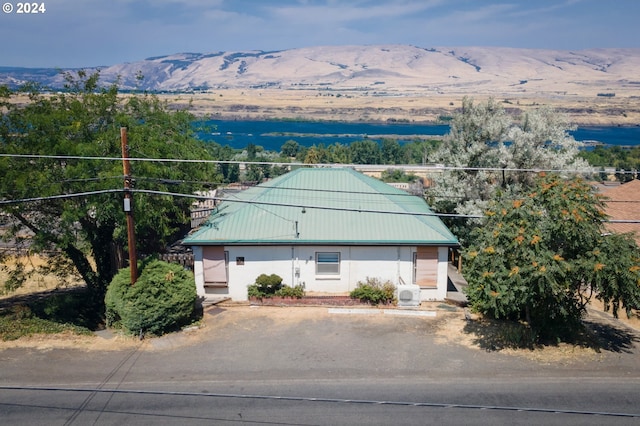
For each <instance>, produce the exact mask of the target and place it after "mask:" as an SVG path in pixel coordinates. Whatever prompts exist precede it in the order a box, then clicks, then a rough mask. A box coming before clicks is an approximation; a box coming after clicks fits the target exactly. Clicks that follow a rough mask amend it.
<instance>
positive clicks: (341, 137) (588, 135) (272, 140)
mask: <svg viewBox="0 0 640 426" xmlns="http://www.w3.org/2000/svg"><path fill="white" fill-rule="evenodd" d="M205 124H207V125H208V126H210V127H211V129H210V131H207V132H200V133H199V136H200V138H201V139H202V140H205V141H214V142H217V143H219V144H220V145H229V146H230V147H232V148H235V149H242V148H245V147H246V146H247V145H249V144H254V145H260V146H262V147H263V148H264V149H265V150H268V151H280V147H281V146H282V145H283V144H284V143H285V142H286V141H288V140H294V141H296V142H298V143H299V144H300V145H303V146H312V145H319V144H324V145H325V146H327V145H331V144H334V143H341V144H343V145H348V144H350V143H351V142H354V141H359V140H363V139H365V138H369V139H372V140H380V139H382V138H383V137H394V138H397V139H399V140H400V142H401V143H402V142H403V141H410V140H413V139H415V138H422V139H427V138H429V137H430V136H431V137H442V136H444V135H445V134H447V133H448V132H449V126H448V125H446V124H412V123H402V122H396V123H345V122H337V121H330V122H325V121H323V122H314V121H240V120H238V121H224V120H210V121H207V122H205ZM570 133H571V134H572V135H573V137H574V138H575V139H576V140H578V141H585V142H599V143H602V144H605V145H620V146H638V145H640V126H634V127H581V128H578V129H577V130H576V131H573V132H570Z"/></svg>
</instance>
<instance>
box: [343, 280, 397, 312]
mask: <svg viewBox="0 0 640 426" xmlns="http://www.w3.org/2000/svg"><path fill="white" fill-rule="evenodd" d="M395 293H396V286H395V285H393V283H392V282H391V281H385V282H382V281H381V280H380V279H379V278H369V277H367V279H366V282H362V281H358V286H357V287H356V288H355V289H353V290H352V291H351V293H349V296H350V297H351V298H352V299H358V300H360V301H362V302H368V303H371V304H374V305H378V304H380V303H383V304H388V303H394V302H395V300H396V297H395Z"/></svg>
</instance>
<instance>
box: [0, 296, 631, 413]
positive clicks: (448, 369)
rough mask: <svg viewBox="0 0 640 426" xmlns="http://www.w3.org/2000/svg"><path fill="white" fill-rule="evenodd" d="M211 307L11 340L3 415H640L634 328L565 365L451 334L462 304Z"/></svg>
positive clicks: (0, 372)
mask: <svg viewBox="0 0 640 426" xmlns="http://www.w3.org/2000/svg"><path fill="white" fill-rule="evenodd" d="M205 317H206V321H205V322H206V327H204V328H202V329H200V330H197V331H195V332H190V333H178V334H174V335H170V336H166V337H163V338H158V339H147V340H144V341H142V342H139V343H133V344H131V343H130V344H129V345H127V346H125V347H120V346H119V345H118V343H117V339H111V340H109V339H107V342H106V344H105V345H104V347H105V348H106V349H103V350H95V349H92V350H89V349H86V348H82V347H80V348H55V347H44V348H39V349H38V348H20V347H16V348H8V349H4V350H1V351H0V419H1V420H0V422H1V423H2V424H11V425H13V424H42V425H45V424H46V425H71V424H74V425H75V424H77V425H84V424H99V425H107V424H154V425H157V424H234V425H235V424H287V425H291V424H296V425H336V424H367V425H369V424H380V425H389V424H407V425H411V424H550V425H553V424H558V425H560V424H562V425H571V424H576V425H577V424H580V425H582V424H593V425H602V424H616V425H619V424H640V404H639V403H640V395H639V393H638V389H640V357H639V356H638V344H639V343H640V340H639V339H638V336H637V334H635V333H634V332H633V331H631V330H625V329H617V335H616V336H617V339H619V341H617V342H616V343H615V344H612V345H611V346H610V347H608V348H606V349H605V350H603V351H601V352H600V353H596V354H594V355H592V356H587V357H576V358H575V359H570V360H566V359H564V360H562V361H561V362H556V361H553V360H551V361H549V360H531V359H530V358H528V357H522V356H514V355H510V354H505V353H503V352H501V351H493V350H479V349H477V348H476V349H472V348H467V347H465V346H462V345H460V344H456V343H451V342H450V341H448V340H447V339H446V338H443V335H442V330H443V327H444V324H445V322H446V321H453V320H455V321H463V318H464V315H463V312H462V311H461V310H458V311H455V312H451V311H450V310H438V311H437V312H435V316H397V315H384V314H382V313H381V312H372V313H370V314H367V315H361V314H351V313H330V311H329V310H328V309H327V308H255V309H251V308H248V307H242V308H236V307H232V308H212V309H209V310H208V311H207V313H206V315H205ZM445 329H446V328H445ZM106 337H109V336H106ZM445 337H446V336H445ZM98 339H104V337H98ZM109 341H112V342H113V347H109V344H108V343H109Z"/></svg>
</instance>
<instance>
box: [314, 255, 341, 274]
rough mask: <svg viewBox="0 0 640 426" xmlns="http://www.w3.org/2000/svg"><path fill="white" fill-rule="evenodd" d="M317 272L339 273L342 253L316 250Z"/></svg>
mask: <svg viewBox="0 0 640 426" xmlns="http://www.w3.org/2000/svg"><path fill="white" fill-rule="evenodd" d="M316 274H317V275H339V274H340V253H339V252H316Z"/></svg>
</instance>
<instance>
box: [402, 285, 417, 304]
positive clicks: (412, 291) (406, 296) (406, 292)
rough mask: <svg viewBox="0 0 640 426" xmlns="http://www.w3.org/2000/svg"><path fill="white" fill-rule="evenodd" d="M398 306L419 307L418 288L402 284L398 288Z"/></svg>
mask: <svg viewBox="0 0 640 426" xmlns="http://www.w3.org/2000/svg"><path fill="white" fill-rule="evenodd" d="M397 291H398V294H397V297H398V306H420V287H419V286H417V285H406V284H402V285H399V286H398V289H397Z"/></svg>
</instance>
